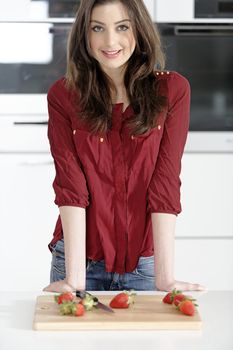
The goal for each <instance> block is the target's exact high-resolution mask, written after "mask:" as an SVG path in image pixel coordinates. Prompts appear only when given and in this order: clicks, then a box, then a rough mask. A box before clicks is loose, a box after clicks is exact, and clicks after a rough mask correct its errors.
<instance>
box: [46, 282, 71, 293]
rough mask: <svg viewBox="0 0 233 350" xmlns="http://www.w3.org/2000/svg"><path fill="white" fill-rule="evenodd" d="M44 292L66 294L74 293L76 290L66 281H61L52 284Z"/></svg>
mask: <svg viewBox="0 0 233 350" xmlns="http://www.w3.org/2000/svg"><path fill="white" fill-rule="evenodd" d="M43 291H44V292H57V293H64V292H74V291H75V288H73V287H72V286H71V285H69V284H68V283H67V282H66V280H60V281H56V282H52V283H50V284H49V285H48V286H47V287H45V288H44V289H43Z"/></svg>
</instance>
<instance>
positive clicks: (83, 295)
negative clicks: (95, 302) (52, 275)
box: [75, 290, 86, 299]
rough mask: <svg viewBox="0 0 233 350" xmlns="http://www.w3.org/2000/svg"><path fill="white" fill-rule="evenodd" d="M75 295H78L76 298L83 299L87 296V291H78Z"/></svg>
mask: <svg viewBox="0 0 233 350" xmlns="http://www.w3.org/2000/svg"><path fill="white" fill-rule="evenodd" d="M75 295H76V297H78V298H81V299H83V298H85V296H86V291H85V290H76V291H75Z"/></svg>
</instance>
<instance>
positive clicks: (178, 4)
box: [153, 0, 194, 23]
mask: <svg viewBox="0 0 233 350" xmlns="http://www.w3.org/2000/svg"><path fill="white" fill-rule="evenodd" d="M153 2H154V7H155V9H154V13H155V22H168V23H169V22H170V23H172V22H188V21H191V20H193V18H194V0H176V1H172V0H156V1H153Z"/></svg>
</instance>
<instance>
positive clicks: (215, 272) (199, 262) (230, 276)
mask: <svg viewBox="0 0 233 350" xmlns="http://www.w3.org/2000/svg"><path fill="white" fill-rule="evenodd" d="M175 246H176V250H175V277H176V279H177V280H181V281H187V282H191V283H199V284H202V285H205V286H206V287H207V288H208V289H209V290H232V289H233V254H232V251H233V239H176V242H175Z"/></svg>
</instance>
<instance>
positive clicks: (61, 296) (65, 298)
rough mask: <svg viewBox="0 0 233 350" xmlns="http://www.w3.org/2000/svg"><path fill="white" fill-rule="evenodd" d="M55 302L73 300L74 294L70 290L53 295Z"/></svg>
mask: <svg viewBox="0 0 233 350" xmlns="http://www.w3.org/2000/svg"><path fill="white" fill-rule="evenodd" d="M54 299H55V301H56V303H57V304H62V303H63V301H73V300H74V295H73V294H72V293H71V292H64V293H61V294H59V295H55V297H54Z"/></svg>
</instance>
